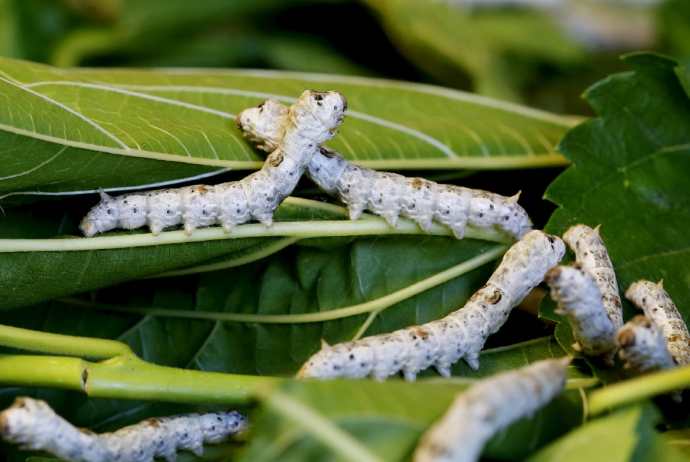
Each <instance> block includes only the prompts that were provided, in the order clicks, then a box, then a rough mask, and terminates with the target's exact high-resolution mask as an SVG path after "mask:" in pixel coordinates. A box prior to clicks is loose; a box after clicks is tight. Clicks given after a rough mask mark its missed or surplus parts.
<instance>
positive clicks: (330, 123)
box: [297, 90, 347, 132]
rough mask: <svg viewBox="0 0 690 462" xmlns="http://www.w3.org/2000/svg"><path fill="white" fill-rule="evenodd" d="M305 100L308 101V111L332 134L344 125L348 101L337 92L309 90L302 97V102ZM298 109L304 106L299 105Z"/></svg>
mask: <svg viewBox="0 0 690 462" xmlns="http://www.w3.org/2000/svg"><path fill="white" fill-rule="evenodd" d="M303 99H306V100H307V107H308V111H309V112H310V113H311V114H312V116H313V117H314V118H316V119H317V120H318V121H320V122H321V124H322V125H323V126H324V127H326V128H328V130H330V131H331V132H333V131H334V130H335V128H336V127H337V126H338V125H340V124H341V123H342V121H343V119H344V117H345V116H344V114H343V113H344V112H345V110H346V109H347V100H346V99H345V97H344V96H343V95H341V94H340V93H338V92H337V91H314V90H307V91H305V92H304V93H302V96H300V100H303ZM298 103H299V102H298ZM297 107H302V105H301V104H297ZM297 117H299V115H297Z"/></svg>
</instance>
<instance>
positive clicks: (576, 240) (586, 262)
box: [563, 225, 623, 332]
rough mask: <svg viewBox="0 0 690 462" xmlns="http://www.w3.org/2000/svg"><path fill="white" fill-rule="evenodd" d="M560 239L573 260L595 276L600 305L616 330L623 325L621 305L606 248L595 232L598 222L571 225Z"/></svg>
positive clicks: (614, 275)
mask: <svg viewBox="0 0 690 462" xmlns="http://www.w3.org/2000/svg"><path fill="white" fill-rule="evenodd" d="M563 240H564V241H565V242H566V244H568V247H570V249H571V250H572V251H573V252H574V253H575V258H576V260H577V262H578V263H580V264H582V266H583V267H584V268H585V269H586V270H587V271H589V272H590V273H592V275H593V276H594V277H595V278H596V280H597V285H598V286H599V290H600V291H601V301H602V303H603V304H604V309H605V310H606V313H607V314H608V315H609V319H611V322H613V328H614V331H615V332H617V331H618V329H620V328H621V326H622V325H623V305H622V304H621V297H620V295H619V294H618V282H617V281H616V273H615V272H614V271H613V264H612V263H611V258H610V257H609V252H608V250H607V249H606V245H605V244H604V240H603V239H602V238H601V236H600V235H599V226H597V227H596V228H594V229H592V228H590V227H589V226H586V225H575V226H573V227H572V228H570V229H569V230H568V231H566V232H565V234H564V235H563Z"/></svg>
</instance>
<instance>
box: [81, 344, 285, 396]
mask: <svg viewBox="0 0 690 462" xmlns="http://www.w3.org/2000/svg"><path fill="white" fill-rule="evenodd" d="M87 374H88V376H87V379H86V382H85V386H84V391H86V394H87V395H89V396H91V397H95V398H117V399H132V400H145V401H167V402H176V403H189V404H202V403H209V404H224V405H232V406H242V405H248V404H251V403H252V402H254V400H255V398H256V396H257V390H259V389H265V388H266V387H270V386H272V385H274V384H278V383H280V382H281V381H282V379H279V378H275V377H260V376H251V375H235V374H220V373H215V372H202V371H195V370H187V369H176V368H172V367H164V366H157V365H155V364H150V363H147V362H146V361H142V360H141V359H139V358H137V357H136V356H126V357H117V358H113V359H110V360H108V361H104V362H100V363H95V364H94V363H91V364H88V365H87Z"/></svg>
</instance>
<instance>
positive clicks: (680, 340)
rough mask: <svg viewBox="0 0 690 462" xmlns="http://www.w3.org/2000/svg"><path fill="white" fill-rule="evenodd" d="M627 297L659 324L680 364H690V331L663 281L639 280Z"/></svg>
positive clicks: (675, 359) (668, 345)
mask: <svg viewBox="0 0 690 462" xmlns="http://www.w3.org/2000/svg"><path fill="white" fill-rule="evenodd" d="M625 298H627V299H628V300H630V301H631V302H632V303H633V304H634V305H635V306H637V307H638V308H640V309H641V310H642V311H644V314H645V315H646V316H647V317H648V318H650V319H652V320H653V321H654V323H655V324H656V325H657V326H659V327H660V328H661V330H662V332H663V333H664V337H665V338H666V343H667V348H668V351H669V353H671V356H672V357H673V360H674V361H675V363H676V364H678V365H679V366H684V365H686V364H690V333H688V326H687V325H686V324H685V321H683V318H682V317H681V315H680V313H679V312H678V309H677V308H676V305H675V304H674V303H673V300H671V297H670V296H669V295H668V292H666V291H665V290H664V286H663V281H661V282H659V283H658V284H655V283H653V282H650V281H638V282H635V283H634V284H632V285H631V286H630V287H629V288H628V290H627V291H626V292H625Z"/></svg>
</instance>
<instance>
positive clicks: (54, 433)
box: [0, 397, 248, 462]
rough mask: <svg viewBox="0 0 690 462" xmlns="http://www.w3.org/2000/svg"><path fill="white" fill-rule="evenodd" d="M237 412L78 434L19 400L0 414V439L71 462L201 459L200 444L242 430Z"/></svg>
mask: <svg viewBox="0 0 690 462" xmlns="http://www.w3.org/2000/svg"><path fill="white" fill-rule="evenodd" d="M247 425H248V424H247V418H246V417H245V416H243V415H242V414H240V413H239V412H237V411H229V412H207V413H203V414H184V415H177V416H172V417H162V418H154V419H148V420H145V421H143V422H141V423H138V424H136V425H131V426H129V427H125V428H122V429H120V430H118V431H116V432H115V433H103V434H101V435H96V434H95V433H92V432H90V431H88V430H84V429H78V428H76V427H74V426H73V425H72V424H70V423H69V422H67V421H66V420H64V419H63V418H62V417H60V416H58V415H57V414H56V413H55V411H53V409H51V408H50V406H49V405H48V404H47V403H46V402H45V401H41V400H36V399H32V398H28V397H19V398H17V399H16V400H15V401H14V404H13V405H12V406H11V407H9V408H7V409H5V410H4V411H3V412H2V413H0V434H2V436H3V438H4V439H5V440H6V441H8V442H10V443H16V444H21V445H22V447H23V448H25V449H34V450H44V451H48V452H50V453H52V454H55V455H56V456H58V457H60V458H62V459H65V460H68V461H72V462H111V461H112V462H116V461H122V462H125V461H126V462H153V458H154V457H162V458H165V459H166V460H167V461H168V462H175V460H176V459H177V454H176V452H177V451H178V450H188V451H191V452H193V453H194V454H196V455H197V456H201V455H202V453H203V444H204V443H219V442H221V441H224V440H226V439H227V438H229V437H231V436H234V435H237V434H238V433H240V432H242V431H244V430H245V429H246V428H247Z"/></svg>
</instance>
